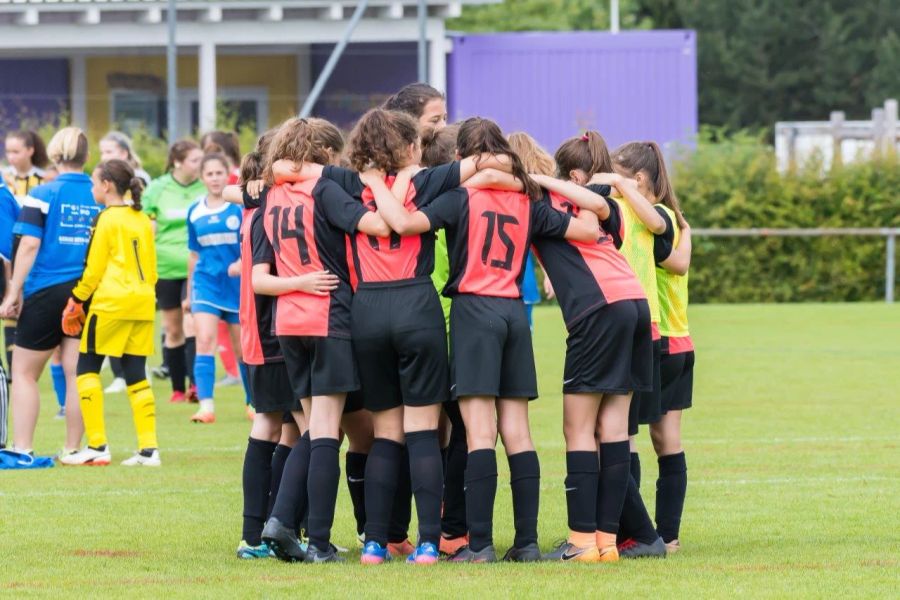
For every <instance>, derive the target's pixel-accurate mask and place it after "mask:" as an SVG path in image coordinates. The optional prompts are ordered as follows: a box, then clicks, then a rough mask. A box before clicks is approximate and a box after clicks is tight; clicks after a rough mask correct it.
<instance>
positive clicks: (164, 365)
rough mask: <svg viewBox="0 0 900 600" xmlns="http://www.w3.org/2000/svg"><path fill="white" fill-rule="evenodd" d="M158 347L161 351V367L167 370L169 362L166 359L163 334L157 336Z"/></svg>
mask: <svg viewBox="0 0 900 600" xmlns="http://www.w3.org/2000/svg"><path fill="white" fill-rule="evenodd" d="M159 347H160V348H162V349H163V355H162V364H161V365H160V366H161V367H165V368H167V369H168V368H169V361H168V360H167V359H166V334H165V332H163V333H162V335H160V336H159Z"/></svg>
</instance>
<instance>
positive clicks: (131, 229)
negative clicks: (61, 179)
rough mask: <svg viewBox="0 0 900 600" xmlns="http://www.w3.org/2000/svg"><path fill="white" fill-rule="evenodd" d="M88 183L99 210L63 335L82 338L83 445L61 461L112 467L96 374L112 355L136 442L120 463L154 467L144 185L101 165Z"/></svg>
mask: <svg viewBox="0 0 900 600" xmlns="http://www.w3.org/2000/svg"><path fill="white" fill-rule="evenodd" d="M91 180H92V181H93V188H92V192H93V195H94V199H95V200H96V201H97V204H100V205H101V206H103V207H104V209H103V210H102V211H101V212H100V214H99V215H97V218H96V221H95V225H94V230H93V233H92V234H91V242H90V247H89V250H88V254H87V260H86V262H85V267H84V275H82V276H81V279H80V280H79V281H78V283H77V284H76V285H75V288H74V289H73V290H72V291H71V297H70V298H69V300H68V304H67V305H66V308H65V310H64V311H63V313H62V329H63V331H64V332H65V334H66V335H72V336H74V335H78V334H81V347H80V352H81V353H80V355H79V357H78V380H77V386H78V395H79V397H80V398H81V413H82V415H83V417H84V426H85V430H86V432H87V446H85V447H84V448H83V449H82V450H80V451H78V452H75V453H72V454H67V455H65V456H62V457H61V458H60V462H61V463H62V464H64V465H108V464H109V463H110V460H111V458H112V456H111V454H110V451H109V446H108V444H107V438H106V425H105V422H104V418H103V387H102V386H101V384H100V368H101V367H102V365H103V360H104V359H105V358H106V357H107V356H110V357H116V358H120V359H121V364H122V370H123V371H124V374H125V381H126V385H127V386H128V387H127V392H128V400H129V402H130V403H131V411H132V413H133V416H134V428H135V430H136V431H137V438H138V451H137V452H136V453H135V455H134V456H132V457H131V458H129V459H127V460H125V461H124V462H123V463H122V464H123V465H126V466H145V467H158V466H160V464H161V463H160V458H159V450H158V449H157V448H158V444H157V441H156V410H155V406H154V398H153V389H152V388H151V387H150V384H149V383H148V382H147V376H146V373H145V366H146V362H147V357H148V356H150V355H151V354H153V337H154V335H153V328H154V320H155V316H156V306H155V304H156V303H155V298H154V285H155V284H156V249H155V248H154V243H153V226H152V224H151V223H150V219H149V218H148V217H147V215H145V214H144V213H142V212H141V191H142V190H143V187H144V184H143V182H142V181H141V180H140V179H139V178H138V177H137V176H136V175H135V173H134V170H133V169H132V168H131V165H129V164H128V163H126V162H125V161H123V160H110V161H104V162H101V163H100V164H99V165H97V167H96V168H95V169H94V172H93V174H92V175H91ZM88 300H90V310H89V311H88V314H87V316H85V314H84V304H85V303H86V302H87V301H88ZM82 330H83V332H82Z"/></svg>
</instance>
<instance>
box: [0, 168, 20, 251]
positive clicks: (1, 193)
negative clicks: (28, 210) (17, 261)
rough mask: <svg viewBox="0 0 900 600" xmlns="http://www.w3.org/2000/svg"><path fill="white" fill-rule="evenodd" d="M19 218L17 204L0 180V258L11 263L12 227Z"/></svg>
mask: <svg viewBox="0 0 900 600" xmlns="http://www.w3.org/2000/svg"><path fill="white" fill-rule="evenodd" d="M18 218H19V203H18V202H16V197H15V196H13V194H12V192H11V191H10V190H9V188H8V187H6V184H5V183H3V181H2V180H0V258H2V259H3V260H6V261H9V262H12V259H13V256H12V247H13V225H15V224H16V220H17V219H18Z"/></svg>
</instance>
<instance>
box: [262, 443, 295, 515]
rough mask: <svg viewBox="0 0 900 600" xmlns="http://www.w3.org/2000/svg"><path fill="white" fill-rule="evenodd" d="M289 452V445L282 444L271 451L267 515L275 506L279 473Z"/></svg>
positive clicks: (282, 471) (279, 481)
mask: <svg viewBox="0 0 900 600" xmlns="http://www.w3.org/2000/svg"><path fill="white" fill-rule="evenodd" d="M298 441H299V440H298ZM290 454H291V447H290V446H285V445H284V444H278V445H277V446H275V452H273V453H272V476H271V478H270V479H269V510H268V513H266V514H268V515H271V514H272V509H273V508H274V507H275V498H277V497H278V488H279V487H281V475H282V474H283V473H284V463H285V462H287V458H288V456H289V455H290Z"/></svg>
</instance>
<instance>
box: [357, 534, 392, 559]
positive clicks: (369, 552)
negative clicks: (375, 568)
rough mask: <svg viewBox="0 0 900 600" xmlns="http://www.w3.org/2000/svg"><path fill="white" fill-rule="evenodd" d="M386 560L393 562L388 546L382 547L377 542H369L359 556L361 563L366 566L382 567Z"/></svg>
mask: <svg viewBox="0 0 900 600" xmlns="http://www.w3.org/2000/svg"><path fill="white" fill-rule="evenodd" d="M386 560H391V553H390V552H388V549H387V547H386V546H382V545H381V544H379V543H378V542H376V541H375V540H369V541H368V542H366V545H365V546H363V549H362V553H360V555H359V562H360V563H361V564H364V565H380V564H381V563H383V562H384V561H386Z"/></svg>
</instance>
